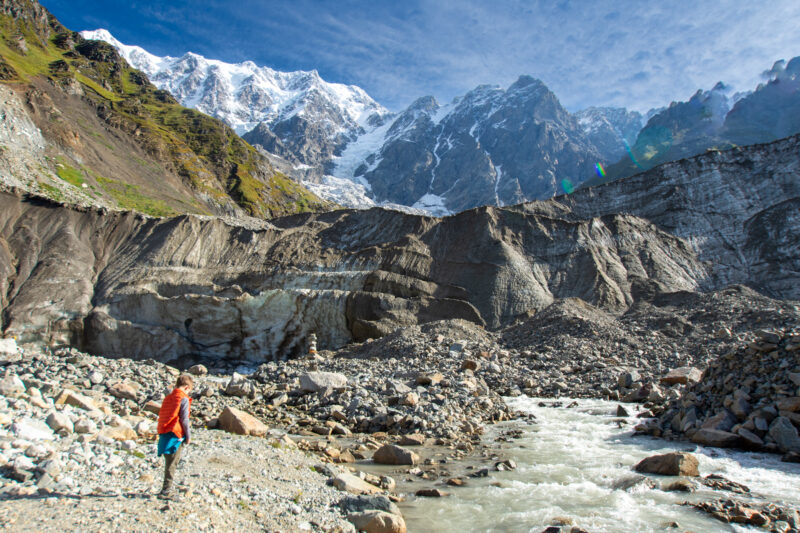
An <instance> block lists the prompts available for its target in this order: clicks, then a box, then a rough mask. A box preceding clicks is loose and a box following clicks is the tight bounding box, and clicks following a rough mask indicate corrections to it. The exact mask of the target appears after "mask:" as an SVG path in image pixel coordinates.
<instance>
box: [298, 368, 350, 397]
mask: <svg viewBox="0 0 800 533" xmlns="http://www.w3.org/2000/svg"><path fill="white" fill-rule="evenodd" d="M345 387H347V376H345V375H344V374H339V373H336V372H307V373H305V374H303V375H302V376H300V390H302V391H303V392H320V391H324V390H326V389H343V388H345Z"/></svg>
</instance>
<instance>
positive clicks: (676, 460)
mask: <svg viewBox="0 0 800 533" xmlns="http://www.w3.org/2000/svg"><path fill="white" fill-rule="evenodd" d="M699 464H700V462H699V461H698V460H697V457H695V456H694V455H692V454H690V453H686V452H672V453H665V454H663V455H653V456H651V457H647V458H646V459H642V460H641V461H640V462H639V464H637V465H636V466H635V467H634V470H636V471H637V472H641V473H643V474H660V475H662V476H691V477H697V476H699V475H700V472H699V471H698V469H697V467H698V466H699Z"/></svg>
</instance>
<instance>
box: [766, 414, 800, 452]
mask: <svg viewBox="0 0 800 533" xmlns="http://www.w3.org/2000/svg"><path fill="white" fill-rule="evenodd" d="M769 436H770V437H772V438H773V439H774V440H775V442H776V443H777V444H778V448H779V449H780V450H781V451H782V452H800V437H798V435H797V428H795V427H794V425H792V422H791V421H790V420H789V419H788V418H786V417H785V416H779V417H778V418H776V419H775V420H773V422H772V424H770V426H769Z"/></svg>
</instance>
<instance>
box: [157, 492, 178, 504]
mask: <svg viewBox="0 0 800 533" xmlns="http://www.w3.org/2000/svg"><path fill="white" fill-rule="evenodd" d="M158 499H159V500H166V501H170V502H178V501H180V496H178V495H177V494H175V493H174V492H173V491H169V492H164V491H161V492H159V493H158Z"/></svg>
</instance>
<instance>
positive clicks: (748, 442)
mask: <svg viewBox="0 0 800 533" xmlns="http://www.w3.org/2000/svg"><path fill="white" fill-rule="evenodd" d="M736 433H738V434H739V436H740V437H741V438H742V447H744V448H747V449H750V450H760V449H761V448H762V447H763V446H764V441H763V440H761V438H760V437H759V436H758V435H756V434H755V433H753V432H752V431H750V430H748V429H745V428H739V429H738V430H736Z"/></svg>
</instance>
